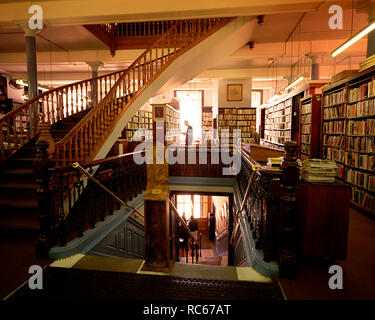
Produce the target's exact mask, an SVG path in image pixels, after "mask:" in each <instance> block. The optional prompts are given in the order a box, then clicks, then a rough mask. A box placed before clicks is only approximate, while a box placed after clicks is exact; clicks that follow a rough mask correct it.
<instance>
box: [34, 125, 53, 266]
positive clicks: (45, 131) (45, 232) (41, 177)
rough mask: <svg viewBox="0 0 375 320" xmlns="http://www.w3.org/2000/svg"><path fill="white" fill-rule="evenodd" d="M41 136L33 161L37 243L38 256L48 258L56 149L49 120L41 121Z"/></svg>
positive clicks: (39, 126) (50, 243)
mask: <svg viewBox="0 0 375 320" xmlns="http://www.w3.org/2000/svg"><path fill="white" fill-rule="evenodd" d="M38 129H39V138H38V141H37V142H36V151H37V152H36V159H35V161H34V162H33V166H32V168H33V173H34V178H35V181H36V183H37V185H38V187H37V195H38V215H39V224H40V229H39V238H38V241H37V243H36V256H37V258H39V259H47V258H48V251H49V248H50V247H51V246H52V237H51V230H52V224H53V216H52V212H51V193H50V188H49V182H50V173H49V170H48V169H49V168H50V167H52V160H51V156H52V155H53V152H54V151H55V143H54V141H53V139H52V136H51V133H50V129H51V125H50V124H49V123H48V122H43V121H41V122H39V123H38Z"/></svg>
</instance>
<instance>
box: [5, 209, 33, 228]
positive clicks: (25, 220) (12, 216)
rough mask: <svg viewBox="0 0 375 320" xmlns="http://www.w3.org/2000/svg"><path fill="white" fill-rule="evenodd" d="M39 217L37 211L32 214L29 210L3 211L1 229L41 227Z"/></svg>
mask: <svg viewBox="0 0 375 320" xmlns="http://www.w3.org/2000/svg"><path fill="white" fill-rule="evenodd" d="M39 226H40V224H39V218H38V215H37V214H36V212H34V213H33V214H30V212H28V211H27V210H22V211H20V212H18V213H9V212H7V213H1V214H0V229H30V230H38V229H39Z"/></svg>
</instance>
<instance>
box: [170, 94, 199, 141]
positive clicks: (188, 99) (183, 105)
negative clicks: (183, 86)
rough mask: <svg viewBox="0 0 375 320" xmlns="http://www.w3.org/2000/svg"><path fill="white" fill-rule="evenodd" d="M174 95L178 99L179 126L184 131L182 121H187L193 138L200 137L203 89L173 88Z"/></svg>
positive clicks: (184, 127)
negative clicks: (191, 128) (191, 129)
mask: <svg viewBox="0 0 375 320" xmlns="http://www.w3.org/2000/svg"><path fill="white" fill-rule="evenodd" d="M175 96H176V97H177V98H178V99H179V100H180V128H181V129H182V131H183V132H184V131H186V126H185V124H184V121H185V120H187V121H189V124H190V125H191V126H192V127H193V140H200V139H201V137H202V106H203V90H175Z"/></svg>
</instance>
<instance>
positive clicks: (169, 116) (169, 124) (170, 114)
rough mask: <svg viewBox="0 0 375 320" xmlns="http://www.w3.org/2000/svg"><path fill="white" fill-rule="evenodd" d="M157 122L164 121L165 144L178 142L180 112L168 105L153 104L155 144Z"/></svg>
mask: <svg viewBox="0 0 375 320" xmlns="http://www.w3.org/2000/svg"><path fill="white" fill-rule="evenodd" d="M156 121H164V136H165V143H166V144H170V143H173V142H174V141H178V140H179V137H180V134H181V130H180V112H179V111H178V110H176V109H174V108H173V107H171V106H170V105H168V104H165V103H162V104H152V123H153V125H152V130H153V135H154V136H153V139H154V143H155V141H156Z"/></svg>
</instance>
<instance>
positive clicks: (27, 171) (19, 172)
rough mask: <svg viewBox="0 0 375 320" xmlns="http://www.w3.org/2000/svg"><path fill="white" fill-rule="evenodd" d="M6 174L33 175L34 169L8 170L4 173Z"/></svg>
mask: <svg viewBox="0 0 375 320" xmlns="http://www.w3.org/2000/svg"><path fill="white" fill-rule="evenodd" d="M3 172H4V173H14V174H32V173H33V170H32V169H7V170H4V171H3Z"/></svg>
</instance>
